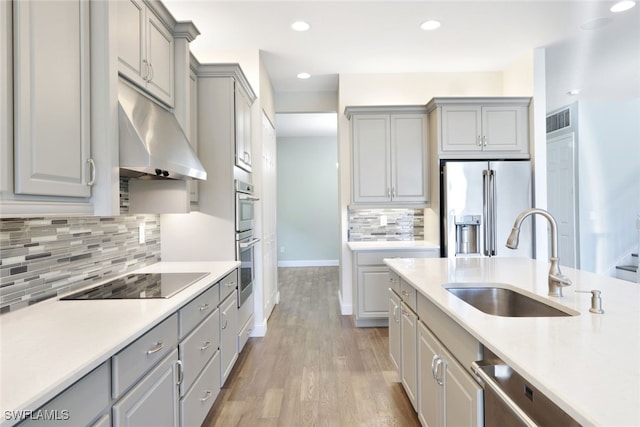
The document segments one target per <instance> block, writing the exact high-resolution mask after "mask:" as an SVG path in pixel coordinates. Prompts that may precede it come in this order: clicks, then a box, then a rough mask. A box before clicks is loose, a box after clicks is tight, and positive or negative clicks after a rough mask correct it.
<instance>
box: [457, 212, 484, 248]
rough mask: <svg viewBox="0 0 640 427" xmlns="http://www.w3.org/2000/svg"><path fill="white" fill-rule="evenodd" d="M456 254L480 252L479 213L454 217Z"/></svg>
mask: <svg viewBox="0 0 640 427" xmlns="http://www.w3.org/2000/svg"><path fill="white" fill-rule="evenodd" d="M455 224H456V254H479V253H480V215H462V216H456V217H455Z"/></svg>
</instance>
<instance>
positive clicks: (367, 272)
mask: <svg viewBox="0 0 640 427" xmlns="http://www.w3.org/2000/svg"><path fill="white" fill-rule="evenodd" d="M438 256H439V250H438V249H422V250H383V251H381V250H368V251H367V250H357V251H353V256H352V262H353V279H354V284H353V303H354V307H353V315H354V322H355V324H356V326H358V327H369V326H378V327H379V326H388V325H389V319H390V313H389V293H388V289H389V267H387V266H386V264H385V263H384V259H385V258H437V257H438ZM397 293H398V294H399V293H400V289H398V290H397ZM414 309H415V308H414Z"/></svg>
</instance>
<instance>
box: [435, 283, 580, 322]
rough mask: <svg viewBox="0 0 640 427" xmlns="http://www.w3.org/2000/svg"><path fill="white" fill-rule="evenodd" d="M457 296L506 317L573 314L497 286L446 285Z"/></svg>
mask: <svg viewBox="0 0 640 427" xmlns="http://www.w3.org/2000/svg"><path fill="white" fill-rule="evenodd" d="M446 289H447V290H448V291H449V292H451V293H452V294H453V295H455V296H456V297H458V298H460V299H461V300H463V301H464V302H466V303H467V304H469V305H472V306H473V307H475V308H477V309H478V310H480V311H482V312H484V313H487V314H491V315H494V316H504V317H558V316H572V314H571V313H567V312H564V311H562V310H559V309H557V308H555V307H552V306H550V305H547V304H545V303H542V302H540V301H537V300H535V299H533V298H531V297H528V296H526V295H524V294H521V293H519V292H517V291H514V290H512V289H506V288H501V287H496V286H473V287H471V286H469V287H460V286H458V287H456V284H450V285H449V286H446Z"/></svg>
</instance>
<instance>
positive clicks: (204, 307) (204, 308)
mask: <svg viewBox="0 0 640 427" xmlns="http://www.w3.org/2000/svg"><path fill="white" fill-rule="evenodd" d="M205 310H209V304H204V305H201V306H200V311H205Z"/></svg>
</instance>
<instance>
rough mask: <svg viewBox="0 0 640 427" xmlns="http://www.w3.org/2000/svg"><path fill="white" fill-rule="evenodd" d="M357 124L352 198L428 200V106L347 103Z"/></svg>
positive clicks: (424, 202) (414, 202)
mask: <svg viewBox="0 0 640 427" xmlns="http://www.w3.org/2000/svg"><path fill="white" fill-rule="evenodd" d="M345 114H346V115H347V117H348V118H349V119H351V130H352V134H351V135H352V174H353V175H352V203H353V204H367V205H380V204H382V205H389V204H392V205H423V206H424V205H428V204H429V186H428V176H429V174H428V149H427V147H428V146H427V116H426V109H425V108H424V107H420V106H418V107H347V109H346V111H345Z"/></svg>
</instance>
